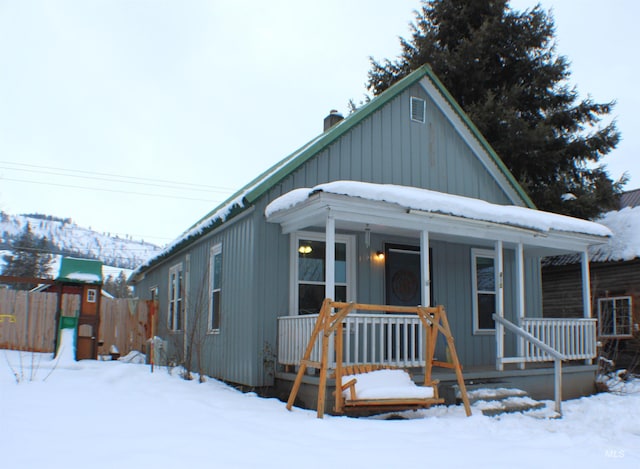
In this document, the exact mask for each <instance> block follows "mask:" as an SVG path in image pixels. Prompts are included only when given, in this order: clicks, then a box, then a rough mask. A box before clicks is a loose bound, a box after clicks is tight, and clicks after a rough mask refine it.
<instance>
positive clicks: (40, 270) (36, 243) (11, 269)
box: [2, 223, 52, 289]
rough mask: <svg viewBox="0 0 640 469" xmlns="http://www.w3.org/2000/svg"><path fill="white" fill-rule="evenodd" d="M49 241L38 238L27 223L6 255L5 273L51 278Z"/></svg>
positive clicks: (18, 287) (23, 286)
mask: <svg viewBox="0 0 640 469" xmlns="http://www.w3.org/2000/svg"><path fill="white" fill-rule="evenodd" d="M48 247H49V242H48V241H47V239H46V238H44V239H38V238H36V237H35V235H34V234H33V232H32V231H31V225H30V224H29V223H27V226H25V227H24V229H23V230H22V233H20V235H19V236H18V237H17V238H16V239H15V240H14V241H13V243H12V246H11V251H12V252H11V253H10V254H5V255H4V262H5V264H6V265H5V267H4V270H3V272H2V274H3V275H10V276H14V277H31V278H49V277H50V275H49V269H50V267H51V261H52V256H51V254H49V252H48ZM34 286H35V284H32V283H26V284H19V285H16V288H17V289H30V288H33V287H34Z"/></svg>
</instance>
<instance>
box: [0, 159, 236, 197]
mask: <svg viewBox="0 0 640 469" xmlns="http://www.w3.org/2000/svg"><path fill="white" fill-rule="evenodd" d="M0 164H5V165H12V166H24V167H28V168H36V169H50V170H55V171H65V172H69V173H79V174H88V175H90V176H93V175H100V176H107V177H113V178H119V179H129V180H131V181H148V182H151V183H166V184H174V185H182V186H187V187H201V188H204V189H211V190H212V191H219V192H234V191H235V189H234V188H232V187H224V186H210V185H206V184H196V183H191V182H182V181H173V180H168V179H153V178H143V177H137V176H128V175H122V174H115V173H102V172H98V171H84V170H81V169H67V168H60V167H55V166H42V165H35V164H28V163H15V162H13V161H0ZM7 169H11V168H7ZM122 182H124V181H122Z"/></svg>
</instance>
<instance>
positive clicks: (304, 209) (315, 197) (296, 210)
mask: <svg viewBox="0 0 640 469" xmlns="http://www.w3.org/2000/svg"><path fill="white" fill-rule="evenodd" d="M287 195H288V194H287ZM287 195H285V196H283V197H287ZM284 205H285V206H286V204H284ZM532 212H534V211H533V210H532ZM266 217H267V221H269V222H272V223H279V224H280V225H281V226H282V230H283V233H291V232H294V231H300V230H308V229H317V230H324V228H325V226H326V220H327V218H328V217H332V218H333V219H334V220H335V226H336V230H340V231H350V232H363V231H364V230H365V229H366V228H369V229H370V230H371V232H372V233H380V234H389V235H401V236H407V237H419V235H420V232H422V231H427V232H428V233H429V238H430V239H432V240H444V241H448V242H459V243H465V244H474V245H477V246H493V243H494V242H495V241H498V240H500V241H502V242H503V243H504V245H505V246H506V247H514V246H516V245H518V244H522V245H523V246H524V247H525V249H526V250H527V253H528V254H531V255H541V256H549V255H556V254H561V253H566V252H576V251H578V252H579V251H584V250H585V249H586V248H587V247H588V246H589V245H593V244H599V243H603V242H605V241H606V239H607V238H606V236H596V235H592V234H584V233H576V232H567V231H556V230H553V229H550V230H548V231H542V230H536V229H532V228H523V227H519V226H513V225H509V224H504V223H497V222H492V221H485V220H477V219H472V218H465V217H462V216H455V215H447V214H443V213H434V212H428V211H424V210H416V209H412V208H408V207H406V206H404V204H400V203H394V202H387V201H379V200H369V199H365V198H361V197H354V196H350V195H343V194H335V193H330V192H323V191H319V192H312V193H310V194H309V195H308V197H306V198H305V199H303V200H302V201H298V202H296V203H294V204H291V205H289V206H286V208H278V209H277V210H269V209H268V210H267V212H266Z"/></svg>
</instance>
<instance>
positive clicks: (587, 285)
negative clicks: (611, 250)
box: [580, 249, 593, 365]
mask: <svg viewBox="0 0 640 469" xmlns="http://www.w3.org/2000/svg"><path fill="white" fill-rule="evenodd" d="M580 261H581V262H580V264H581V266H582V311H583V315H584V317H585V318H590V317H591V275H590V273H589V251H587V250H586V249H585V250H584V251H582V255H581V258H580ZM585 363H586V364H587V365H591V364H592V363H593V360H590V359H589V360H585Z"/></svg>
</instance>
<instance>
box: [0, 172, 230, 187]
mask: <svg viewBox="0 0 640 469" xmlns="http://www.w3.org/2000/svg"><path fill="white" fill-rule="evenodd" d="M0 169H6V170H9V171H21V172H26V173H36V174H53V175H55V176H63V177H68V178H79V179H93V180H96V181H107V182H117V183H120V184H136V185H139V186H140V185H141V186H152V187H161V188H163V189H178V190H183V191H194V192H218V193H229V192H230V191H227V190H222V189H201V188H199V187H190V186H185V187H180V186H178V185H167V184H171V183H162V184H161V183H151V182H140V181H134V180H132V181H123V180H119V179H113V178H109V177H95V176H84V175H76V174H64V173H62V172H57V171H42V170H36V169H22V168H8V167H6V166H0ZM179 184H181V183H179ZM194 186H199V185H194ZM203 187H204V186H203Z"/></svg>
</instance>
